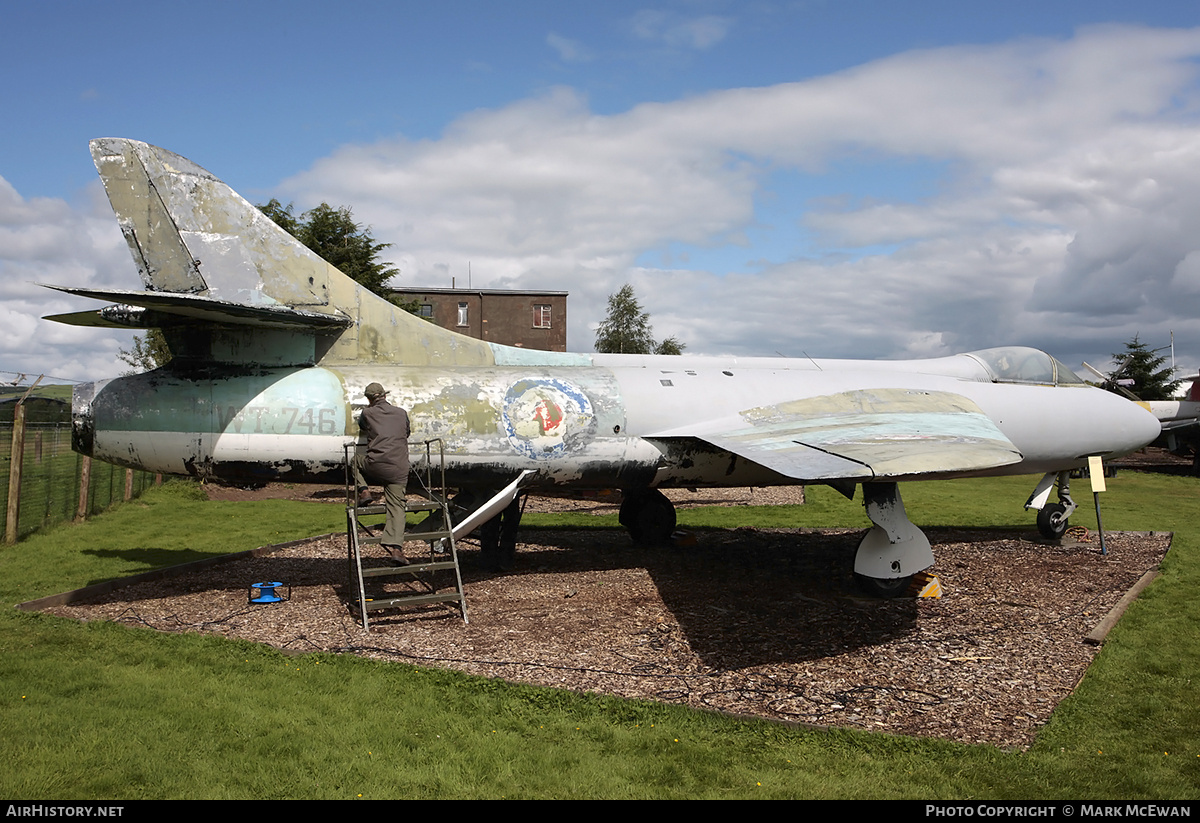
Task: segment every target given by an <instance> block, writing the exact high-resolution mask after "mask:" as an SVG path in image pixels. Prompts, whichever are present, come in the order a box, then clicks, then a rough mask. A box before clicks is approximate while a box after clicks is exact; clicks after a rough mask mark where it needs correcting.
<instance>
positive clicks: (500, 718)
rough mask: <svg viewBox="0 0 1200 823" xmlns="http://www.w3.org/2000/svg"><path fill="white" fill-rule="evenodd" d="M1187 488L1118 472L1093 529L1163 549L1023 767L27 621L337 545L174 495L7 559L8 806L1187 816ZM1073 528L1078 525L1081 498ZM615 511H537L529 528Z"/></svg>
mask: <svg viewBox="0 0 1200 823" xmlns="http://www.w3.org/2000/svg"><path fill="white" fill-rule="evenodd" d="M1033 482H1034V478H1006V479H989V480H968V481H947V482H934V483H911V484H906V485H904V486H903V489H902V491H903V494H904V498H905V502H906V503H907V504H908V510H909V513H910V515H911V517H912V519H913V520H914V521H915V522H917V523H919V524H921V525H930V526H938V525H969V526H1011V527H1017V528H1021V529H1032V528H1033V527H1032V517H1031V516H1030V514H1029V513H1026V512H1024V511H1023V510H1022V509H1021V504H1022V503H1023V502H1024V500H1025V497H1026V496H1028V494H1029V491H1030V490H1031V489H1032V487H1033ZM1197 492H1200V481H1197V480H1194V479H1191V478H1182V477H1169V476H1161V475H1142V474H1135V473H1132V472H1130V473H1124V474H1122V475H1120V476H1119V477H1117V478H1116V479H1113V480H1110V481H1109V492H1107V493H1106V494H1105V495H1103V496H1102V503H1103V505H1104V524H1105V527H1106V528H1107V529H1111V530H1117V529H1138V530H1173V531H1175V533H1176V537H1175V541H1174V544H1173V546H1172V549H1171V551H1170V553H1169V555H1168V557H1167V560H1166V562H1165V563H1164V566H1163V571H1164V575H1163V577H1162V578H1161V579H1160V580H1158V581H1157V582H1156V583H1155V584H1154V585H1153V586H1151V588H1150V589H1149V590H1148V591H1147V592H1146V593H1145V594H1144V595H1143V596H1142V598H1141V599H1140V600H1139V601H1138V602H1137V603H1135V604H1134V605H1133V607H1132V608H1131V609H1130V611H1129V612H1128V614H1127V615H1126V616H1125V618H1124V619H1123V620H1122V621H1121V623H1120V625H1119V626H1118V627H1117V629H1116V630H1115V631H1114V632H1113V633H1112V634H1111V635H1110V639H1109V641H1108V643H1107V644H1106V645H1105V647H1104V649H1103V651H1102V652H1101V654H1100V655H1099V657H1098V658H1097V660H1096V662H1095V663H1094V664H1093V666H1092V668H1091V670H1090V671H1089V673H1088V675H1087V676H1086V677H1085V678H1084V681H1083V683H1082V684H1081V685H1080V687H1079V689H1078V690H1077V692H1076V694H1075V695H1074V696H1072V697H1071V698H1069V699H1068V700H1067V701H1065V702H1064V703H1063V704H1062V705H1061V706H1060V707H1059V709H1058V711H1057V712H1056V713H1055V715H1054V717H1053V719H1052V721H1051V722H1050V724H1049V725H1048V726H1047V727H1046V728H1045V729H1044V730H1043V731H1042V733H1041V734H1040V735H1039V737H1038V740H1037V742H1036V744H1035V745H1034V746H1033V747H1032V748H1031V749H1030V750H1029V751H1026V752H1007V751H1001V750H999V749H996V748H994V747H990V746H966V745H961V744H957V743H948V742H943V741H938V740H924V739H921V740H916V739H909V738H899V737H891V736H887V735H879V734H868V733H863V732H851V731H834V732H817V731H810V730H804V729H798V728H793V727H789V726H786V725H783V724H777V723H770V722H765V721H762V722H759V721H743V720H735V719H731V718H726V717H722V716H718V715H713V714H708V713H703V712H697V711H693V710H690V709H685V708H681V707H678V706H669V705H660V704H654V703H645V702H637V701H625V700H619V699H615V698H607V697H601V696H597V695H591V694H574V693H570V692H562V691H556V690H553V689H543V688H532V687H526V686H517V685H511V684H508V683H505V682H503V681H499V680H490V679H484V678H476V677H469V676H465V675H459V674H456V673H452V672H445V671H440V670H434V669H423V668H417V667H412V666H407V665H400V664H393V663H378V662H374V661H370V660H364V659H360V658H355V657H336V656H330V655H302V656H289V655H285V654H283V653H281V652H278V651H275V650H273V649H270V648H266V647H261V646H256V645H253V644H250V643H245V642H240V641H228V640H224V639H220V638H215V637H205V636H199V635H162V634H157V633H154V632H151V631H147V630H139V629H135V628H128V627H124V626H118V625H115V624H107V623H86V624H83V623H77V622H74V621H70V620H65V619H60V618H55V617H50V616H46V615H40V614H27V613H22V612H18V611H16V610H15V609H12V608H11V605H12V604H14V603H17V602H21V601H25V600H29V599H33V598H36V597H40V596H43V595H47V594H51V593H55V592H58V591H63V590H67V589H72V588H76V587H79V586H83V585H86V584H89V583H93V582H98V581H101V580H106V579H112V578H116V577H123V576H127V575H130V574H134V573H137V572H141V571H145V570H148V569H151V568H157V567H160V566H164V565H172V564H175V563H179V562H184V561H187V560H194V559H198V558H202V557H209V556H213V555H218V554H224V553H227V552H233V551H241V550H244V549H249V548H254V547H256V546H259V545H264V544H270V543H276V542H282V541H286V540H291V539H296V538H299V537H305V536H308V535H312V534H319V533H323V532H330V531H337V530H339V529H341V528H342V527H343V521H344V513H343V510H342V509H341V507H339V506H336V505H328V504H320V503H302V502H294V501H278V500H273V501H261V502H253V503H216V502H209V501H207V500H205V499H202V497H201V496H198V495H197V494H196V493H195V490H194V489H193V488H192V487H189V486H187V485H168V486H166V487H164V488H162V489H154V490H151V491H149V492H147V493H146V495H144V497H143V498H142V499H141V500H139V501H135V502H133V503H129V504H123V505H121V506H118V507H117V508H116V509H114V510H113V511H111V512H109V513H107V514H105V515H103V516H101V517H98V518H95V519H93V520H92V521H89V522H88V523H86V524H84V525H80V526H63V527H60V528H57V529H55V530H53V531H50V532H47V533H44V534H38V535H35V536H34V537H32V538H30V539H28V540H26V541H24V542H22V543H19V544H18V545H16V546H14V547H6V548H4V549H3V550H0V601H2V602H4V603H6V604H8V606H9V608H6V609H4V610H0V752H2V754H3V763H4V764H5V766H4V768H3V769H0V796H4V797H8V798H14V799H16V798H22V799H69V798H75V799H85V798H98V799H128V798H188V797H196V798H274V797H278V798H301V797H320V798H352V799H353V798H357V797H363V798H372V799H375V798H388V797H485V798H498V797H508V798H526V797H552V798H567V797H604V798H643V797H661V798H667V797H715V798H757V797H762V798H774V797H811V798H853V797H912V798H946V799H966V798H1001V799H1013V798H1073V799H1087V798H1091V799H1099V798H1151V799H1168V798H1182V799H1190V798H1195V797H1196V796H1197V794H1198V787H1200V710H1198V709H1197V706H1198V705H1200V684H1198V683H1197V679H1198V677H1200V671H1198V664H1200V623H1198V620H1197V618H1198V617H1200V607H1198V606H1197V598H1196V593H1197V591H1198V588H1197V586H1198V584H1200V537H1198V536H1197V531H1198V530H1197V529H1196V527H1195V526H1194V525H1193V522H1194V521H1195V520H1196V514H1197V512H1198V509H1200V507H1198V506H1197ZM1075 496H1076V499H1077V500H1078V501H1079V502H1080V503H1081V504H1082V506H1081V510H1080V512H1079V513H1078V514H1077V515H1076V517H1075V518H1073V522H1076V523H1079V524H1082V525H1091V526H1094V519H1095V517H1094V514H1093V513H1092V512H1091V494H1090V491H1089V488H1088V485H1087V482H1086V481H1080V482H1079V483H1078V485H1077V487H1076V488H1075ZM808 499H809V502H808V503H807V504H806V505H804V506H784V507H775V508H745V507H739V508H736V509H729V508H726V509H717V508H708V509H693V510H686V511H681V512H680V523H681V525H684V526H686V527H692V528H729V527H735V526H740V525H757V526H762V527H766V526H828V527H832V526H852V527H859V528H865V527H866V526H867V520H866V518H865V516H864V514H863V512H862V509H861V506H860V504H859V503H858V502H857V501H853V502H852V501H847V500H845V499H844V498H842V497H841V496H840V495H838V494H837V493H836V492H833V491H831V490H829V489H825V488H822V487H815V488H811V489H809V497H808ZM584 523H586V524H587V525H589V526H593V527H597V528H615V527H616V524H615V517H613V518H596V517H592V516H590V515H584V516H579V515H573V516H563V515H533V514H530V515H527V518H526V524H527V527H529V528H538V527H542V526H551V525H560V524H584Z"/></svg>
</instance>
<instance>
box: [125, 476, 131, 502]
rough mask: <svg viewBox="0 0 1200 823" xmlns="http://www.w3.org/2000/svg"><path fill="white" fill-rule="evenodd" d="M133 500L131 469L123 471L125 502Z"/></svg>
mask: <svg viewBox="0 0 1200 823" xmlns="http://www.w3.org/2000/svg"><path fill="white" fill-rule="evenodd" d="M132 499H133V469H126V470H125V502H126V503H128V502H129V501H130V500H132Z"/></svg>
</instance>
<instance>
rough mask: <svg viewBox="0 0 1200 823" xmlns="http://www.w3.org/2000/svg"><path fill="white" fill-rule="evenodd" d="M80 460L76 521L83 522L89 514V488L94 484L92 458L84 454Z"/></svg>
mask: <svg viewBox="0 0 1200 823" xmlns="http://www.w3.org/2000/svg"><path fill="white" fill-rule="evenodd" d="M82 458H83V459H82V460H80V462H79V508H77V509H76V510H75V522H76V523H82V522H83V521H84V520H86V519H87V516H88V489H89V488H90V487H91V485H92V458H91V457H90V456H89V455H86V454H85V455H82Z"/></svg>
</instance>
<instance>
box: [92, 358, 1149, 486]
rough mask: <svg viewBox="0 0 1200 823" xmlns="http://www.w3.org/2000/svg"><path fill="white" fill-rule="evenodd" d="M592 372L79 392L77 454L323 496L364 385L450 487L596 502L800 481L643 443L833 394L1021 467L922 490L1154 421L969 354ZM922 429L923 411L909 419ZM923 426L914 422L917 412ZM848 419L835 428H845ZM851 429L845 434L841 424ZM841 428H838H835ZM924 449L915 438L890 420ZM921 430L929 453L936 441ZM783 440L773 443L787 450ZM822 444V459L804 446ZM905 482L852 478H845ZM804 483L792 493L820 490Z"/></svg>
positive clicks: (370, 370)
mask: <svg viewBox="0 0 1200 823" xmlns="http://www.w3.org/2000/svg"><path fill="white" fill-rule="evenodd" d="M593 360H594V365H592V366H587V367H584V366H569V367H537V366H486V367H476V368H470V367H459V368H456V369H453V370H448V369H441V368H437V367H431V366H411V367H409V366H371V367H364V366H347V367H344V368H338V367H307V368H279V369H259V370H247V369H245V368H239V369H230V370H228V371H227V372H222V370H221V369H219V368H213V369H209V370H207V372H206V373H202V374H201V373H191V374H187V373H177V372H175V371H173V370H172V369H170V368H166V369H159V370H156V371H153V372H149V373H146V374H141V375H133V376H129V377H122V378H115V379H113V380H107V381H99V382H96V383H91V384H84V385H81V386H80V387H79V388H78V389H77V390H76V397H75V440H76V447H77V449H78V450H80V451H82V452H83V453H85V454H91V455H92V456H94V457H96V458H99V459H102V460H106V461H109V462H112V463H116V464H118V465H126V466H133V467H137V468H142V469H147V470H150V471H161V472H166V473H171V474H191V475H194V476H198V477H205V478H219V479H224V480H232V481H269V480H284V481H290V482H338V481H340V480H341V479H342V476H343V474H342V472H343V457H344V447H345V445H346V444H351V443H354V442H355V441H356V439H357V435H358V427H357V422H356V418H357V409H359V408H361V407H362V406H363V405H364V404H365V400H364V398H363V397H362V389H363V387H365V385H366V384H367V383H369V382H372V381H379V382H381V383H382V384H383V385H384V386H385V387H386V388H387V389H388V390H389V399H390V401H391V402H393V403H394V404H396V405H400V406H403V407H404V408H406V409H407V410H408V411H409V415H410V419H411V421H412V430H413V436H412V460H413V464H414V465H419V464H420V463H421V461H423V460H424V457H425V451H424V447H423V446H422V445H421V441H424V440H429V439H433V438H440V439H441V440H442V442H443V443H444V446H445V453H446V468H447V472H448V479H449V481H450V482H451V484H452V485H481V486H487V485H489V484H495V483H501V482H507V481H508V480H510V479H511V478H512V476H513V475H514V473H516V472H519V471H522V470H525V469H532V470H534V471H536V472H537V476H536V479H535V480H534V481H533V483H532V484H531V485H533V486H543V487H546V486H561V485H568V484H570V485H576V486H581V487H593V488H624V489H629V488H640V487H645V486H662V487H666V486H740V485H755V486H758V485H782V484H794V483H801V482H806V480H805V479H804V478H796V477H788V476H785V475H783V474H780V473H778V472H776V471H773V470H771V469H769V468H766V467H764V466H762V465H760V464H758V463H756V462H753V461H750V460H747V459H745V458H743V457H739V456H737V455H735V454H733V453H731V452H729V451H725V450H723V449H720V448H717V447H715V446H713V445H711V444H710V443H707V442H704V441H703V440H700V439H690V438H688V437H686V436H684V437H678V436H673V437H663V438H656V437H655V434H656V433H663V432H669V431H672V430H676V429H678V427H679V426H681V425H685V424H686V423H687V422H688V421H691V420H695V419H719V418H730V417H735V416H736V415H738V414H739V413H740V412H742V411H743V410H745V409H750V408H756V407H770V406H772V404H778V403H784V402H789V403H795V402H797V401H799V402H803V400H804V399H805V398H828V397H831V396H833V397H836V396H838V395H842V394H846V393H861V392H864V391H869V392H875V393H879V392H884V391H890V392H893V393H896V392H900V393H904V394H922V393H924V394H926V395H928V394H934V395H936V394H938V393H952V394H954V395H956V396H962V397H966V398H968V399H969V400H971V401H973V402H974V403H975V404H976V405H978V407H979V409H981V410H982V411H983V413H984V414H986V415H987V417H988V418H989V419H990V420H991V421H992V423H993V424H994V425H995V427H996V428H997V429H999V431H1000V432H1002V433H1003V434H1004V436H1006V437H1007V438H1008V439H1009V440H1010V441H1011V442H1012V444H1013V445H1014V446H1015V447H1016V448H1017V449H1018V450H1019V451H1020V460H1018V461H1016V462H1013V463H1012V464H1010V465H1006V466H1001V467H996V468H991V469H984V470H978V471H971V472H955V471H952V472H947V473H942V472H938V471H937V470H936V467H934V470H930V471H922V472H921V473H920V474H919V477H920V478H921V479H928V478H930V477H939V476H964V475H967V474H1028V473H1034V472H1046V471H1058V470H1063V469H1067V468H1073V467H1076V466H1080V465H1083V464H1084V463H1085V462H1086V458H1087V456H1088V455H1093V454H1105V455H1109V456H1111V455H1115V454H1122V453H1126V452H1128V451H1132V450H1135V449H1137V448H1140V447H1141V446H1142V445H1144V443H1145V442H1146V441H1147V440H1148V439H1150V438H1152V437H1153V432H1152V431H1151V429H1152V428H1153V427H1154V426H1155V425H1157V424H1156V422H1155V421H1154V419H1153V418H1152V417H1151V416H1150V415H1148V414H1146V413H1145V412H1144V411H1143V410H1142V409H1140V408H1138V407H1137V406H1135V405H1134V404H1132V403H1129V402H1128V401H1126V400H1124V399H1122V398H1120V397H1116V396H1114V395H1111V394H1109V393H1107V392H1104V391H1101V390H1099V389H1095V388H1091V387H1089V386H1086V385H1082V384H1077V385H1067V386H1063V385H1059V386H1051V385H1036V384H1019V383H999V382H993V381H992V380H991V379H989V376H988V374H987V373H986V372H985V370H983V369H982V368H981V367H979V366H978V365H977V364H976V363H974V362H973V361H972V360H970V359H969V357H968V356H966V355H959V356H955V357H947V358H940V359H936V360H917V361H911V360H910V361H829V360H826V361H812V360H790V359H783V358H749V359H745V358H742V359H738V358H715V357H687V356H681V357H662V356H619V355H595V356H594V358H593ZM921 413H925V412H921ZM919 414H920V413H919ZM848 419H850V418H848ZM852 422H853V420H852V419H851V423H852ZM847 425H849V424H847ZM903 425H904V426H905V428H906V430H907V431H910V432H912V431H915V432H917V433H916V434H911V433H910V434H908V435H906V436H907V437H909V438H910V439H911V438H912V437H921V436H922V435H921V434H920V432H921V429H922V427H921V421H920V420H919V419H918V420H916V421H914V420H912V419H905V420H904V421H903ZM944 425H945V424H944V422H943V421H942V419H935V416H933V415H931V416H930V417H929V421H928V426H927V429H928V436H929V437H934V436H942V437H944V436H946V435H945V432H944V431H943V429H944ZM793 429H794V427H793V428H792V429H788V430H786V431H784V432H783V433H782V434H781V435H780V437H781V440H787V439H788V438H792V439H793V440H794V439H795V438H796V437H797V435H796V434H795V431H794V430H793ZM818 445H819V444H818ZM884 477H886V478H887V479H891V480H903V479H916V478H917V477H918V475H916V474H913V473H911V472H909V473H902V474H895V475H888V474H886V473H885V474H882V475H881V474H880V473H879V472H878V471H875V472H872V471H871V470H869V469H866V468H864V469H863V471H862V473H861V475H859V476H857V477H852V478H848V479H854V480H871V479H883V478H884ZM821 480H822V478H818V477H814V478H811V479H810V480H808V481H807V482H820V481H821Z"/></svg>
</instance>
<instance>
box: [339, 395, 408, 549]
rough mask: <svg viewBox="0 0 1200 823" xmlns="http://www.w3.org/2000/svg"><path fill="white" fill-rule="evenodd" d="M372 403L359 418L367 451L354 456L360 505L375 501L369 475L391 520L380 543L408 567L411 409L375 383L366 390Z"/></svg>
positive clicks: (359, 425) (385, 526)
mask: <svg viewBox="0 0 1200 823" xmlns="http://www.w3.org/2000/svg"><path fill="white" fill-rule="evenodd" d="M363 394H365V395H366V396H367V401H368V402H369V403H370V405H368V406H367V407H366V408H365V409H363V412H362V414H361V415H359V418H358V427H359V429H360V430H361V431H362V433H363V435H364V436H365V437H366V438H367V450H366V452H365V453H364V452H361V451H358V452H356V453H355V455H354V462H353V463H352V464H351V467H352V469H353V471H354V482H355V484H356V491H357V492H358V505H359V506H368V505H370V504H371V502H372V498H371V494H370V492H369V491H368V490H367V478H370V479H371V480H372V481H374V482H375V483H378V484H380V485H382V486H383V499H384V503H385V504H386V506H387V523H386V524H385V525H384V529H383V537H382V539H381V540H380V544H381V545H382V546H383V550H384V551H386V552H387V553H388V554H389V555H391V558H392V562H394V563H395V564H396V565H397V566H407V565H408V558H407V557H405V556H404V516H405V502H404V498H405V494H406V490H407V488H408V412H406V411H404V409H402V408H399V407H398V406H393V405H392V404H391V403H389V402H388V401H387V392H386V391H385V390H384V388H383V386H381V385H380V384H378V383H371V384H370V385H368V386H367V388H366V391H364V392H363Z"/></svg>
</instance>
